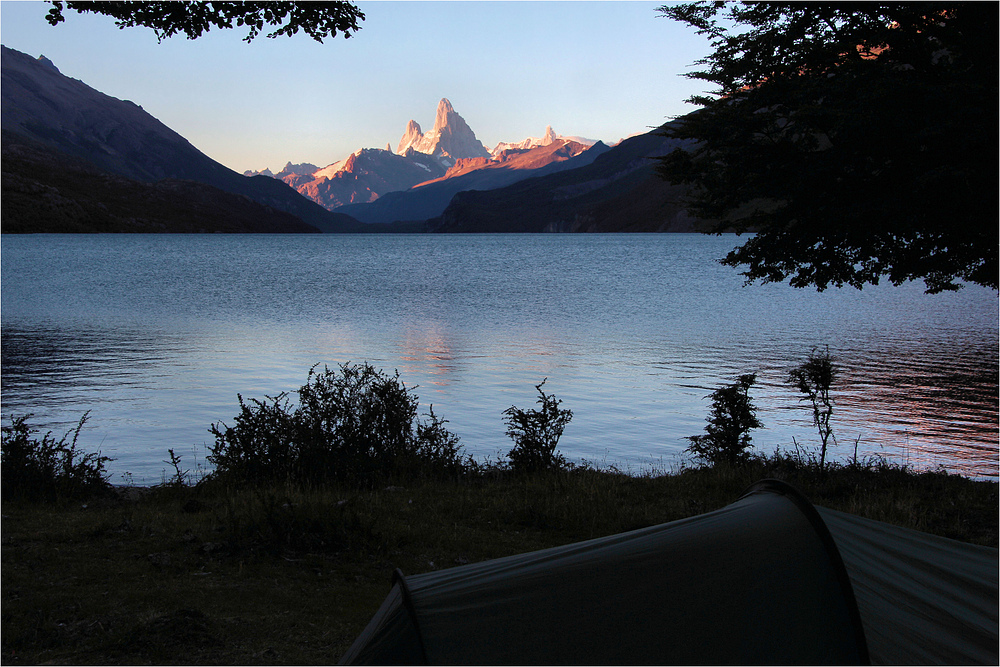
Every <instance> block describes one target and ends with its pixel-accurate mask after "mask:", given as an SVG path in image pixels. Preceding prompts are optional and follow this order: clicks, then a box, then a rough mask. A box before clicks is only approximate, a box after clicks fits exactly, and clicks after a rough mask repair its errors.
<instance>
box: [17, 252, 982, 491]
mask: <svg viewBox="0 0 1000 667" xmlns="http://www.w3.org/2000/svg"><path fill="white" fill-rule="evenodd" d="M739 241H740V239H738V238H737V237H735V236H724V237H714V236H702V235H688V234H659V235H656V234H650V235H524V236H522V235H469V236H466V235H461V236H437V235H433V236H429V235H420V236H416V235H415V236H334V235H325V236H320V235H303V236H265V235H261V236H256V235H200V236H199V235H195V236H177V235H136V236H133V235H93V236H90V235H37V236H11V235H5V236H3V238H2V241H0V253H2V261H0V265H2V283H0V288H2V302H0V304H2V309H0V312H2V412H3V418H4V423H5V424H6V423H9V421H8V419H9V417H10V415H12V414H23V413H25V412H31V413H34V414H35V417H34V419H33V422H34V423H36V424H37V425H38V426H40V427H42V428H43V430H48V429H52V430H53V431H54V432H55V434H56V435H62V433H63V432H65V431H66V430H68V429H69V428H71V427H72V426H74V425H75V423H76V422H77V421H78V420H79V418H80V416H81V415H82V414H83V413H84V412H85V411H87V410H90V411H91V418H90V421H89V422H88V423H87V426H86V427H85V429H84V431H83V433H82V435H81V438H80V444H81V445H82V446H83V447H84V448H87V449H91V450H93V449H98V448H99V449H100V450H101V451H102V452H103V453H104V454H105V455H109V456H113V457H115V458H116V461H114V462H113V463H111V464H110V465H109V469H110V470H111V471H112V472H113V479H112V481H113V482H117V483H121V482H122V479H123V477H122V475H123V474H124V473H126V472H128V473H131V476H132V480H133V481H134V482H135V483H140V484H155V483H159V482H160V481H161V479H162V476H163V474H164V471H165V470H166V469H167V467H168V466H167V465H166V464H164V463H163V461H164V460H165V459H167V449H168V448H173V449H174V450H175V452H176V453H178V454H180V455H181V456H182V457H183V459H184V465H185V466H186V467H192V468H193V467H195V466H197V465H204V463H205V461H204V458H205V455H206V453H207V450H206V447H205V446H206V445H207V444H208V443H210V442H211V439H212V437H211V435H210V434H209V433H208V428H209V426H210V425H211V424H212V423H213V422H216V421H220V420H221V421H226V422H229V423H232V418H233V416H234V415H236V414H237V412H238V405H237V398H236V396H237V393H240V394H242V395H243V396H244V397H245V398H263V397H264V396H265V395H274V394H277V393H279V392H282V391H288V390H294V389H296V388H298V387H299V386H301V385H302V384H303V383H304V382H305V379H306V374H307V371H308V369H309V368H310V367H311V366H312V365H314V364H317V363H318V364H327V365H330V366H331V367H332V366H334V365H335V364H338V363H342V362H354V363H360V362H363V361H368V362H370V363H371V364H372V365H374V366H376V367H377V368H381V369H384V370H386V371H387V372H390V373H391V372H392V371H393V370H397V369H398V371H399V373H400V377H401V379H402V380H403V381H404V382H405V383H406V384H407V385H408V386H413V385H418V388H417V389H416V394H417V395H418V396H419V397H420V401H421V412H425V411H426V407H427V406H428V405H429V404H433V406H434V411H435V413H436V414H437V415H438V416H439V417H442V418H444V419H447V420H449V424H448V427H449V428H450V429H451V430H452V431H454V432H455V433H456V434H457V435H459V436H460V437H461V439H462V443H463V445H464V447H465V449H466V451H468V452H469V453H472V454H474V455H475V456H476V457H478V458H480V459H482V458H485V457H490V458H493V459H496V458H498V457H502V456H503V455H504V454H505V453H506V452H507V451H508V450H509V449H510V445H511V443H510V441H509V440H508V439H507V438H506V436H505V435H504V432H505V429H504V425H503V422H502V416H501V413H502V412H503V410H505V409H506V408H508V407H510V406H511V405H517V406H519V407H525V408H527V407H532V406H533V405H534V402H535V399H536V393H535V389H534V385H536V384H538V383H539V382H540V381H541V380H542V379H543V378H548V381H547V383H546V385H545V388H546V391H548V392H550V393H553V394H555V395H556V396H557V397H558V398H560V399H562V400H563V407H566V408H569V409H571V410H573V412H574V417H573V421H572V422H571V423H570V424H569V426H568V427H567V429H566V431H565V434H564V435H563V439H562V440H561V441H560V446H559V449H560V451H561V452H562V453H563V454H565V455H566V456H567V457H568V458H569V459H570V460H576V461H578V460H580V459H587V460H590V461H593V462H595V463H596V464H598V465H612V464H613V465H617V466H619V467H620V468H623V469H626V470H630V471H635V472H640V471H643V470H647V469H649V468H650V467H651V466H653V467H657V468H668V469H669V468H670V467H672V466H676V465H678V464H679V462H680V461H682V460H684V457H683V455H682V452H683V450H684V448H685V447H686V446H687V444H688V442H687V441H686V440H685V439H684V438H685V437H686V436H690V435H696V434H699V433H702V431H703V428H704V426H705V421H704V420H705V416H706V415H707V412H708V407H709V401H708V400H707V399H706V398H705V397H706V395H707V394H708V393H709V392H710V391H712V390H713V389H714V388H716V387H718V386H719V385H720V384H722V383H724V382H731V381H733V379H734V378H735V376H737V375H739V374H742V373H749V372H757V373H758V374H759V375H758V382H759V384H758V385H757V386H755V388H754V389H753V391H752V395H753V397H754V400H755V402H756V404H757V406H758V408H759V412H758V417H759V418H760V419H761V421H763V422H764V426H765V428H763V429H760V430H757V431H754V432H753V440H754V443H755V444H756V445H757V446H758V447H759V448H761V449H764V450H765V451H773V450H774V449H775V448H777V447H781V448H791V447H792V443H793V438H794V440H795V441H796V442H798V444H799V445H800V446H803V447H805V448H806V449H809V450H813V449H815V448H816V447H817V446H818V436H817V435H816V433H815V430H814V429H813V427H812V423H811V411H810V410H809V409H808V408H807V406H806V404H804V403H802V402H800V401H799V398H798V395H797V393H796V392H795V391H794V390H793V389H791V388H790V387H789V386H788V385H787V384H786V378H787V372H788V370H789V369H790V368H791V367H792V366H794V365H796V364H798V363H800V362H801V361H803V360H804V359H805V358H806V356H807V355H808V354H809V352H810V350H811V349H813V348H814V347H817V346H818V347H820V348H821V349H823V348H825V347H826V346H829V349H830V352H831V353H832V354H833V355H834V356H835V357H837V358H838V359H839V361H840V363H841V365H842V368H843V371H842V375H841V377H840V379H839V381H838V383H837V384H836V385H835V399H836V401H837V405H836V412H835V413H834V417H833V426H834V431H835V434H836V436H837V437H838V442H839V444H838V446H837V447H836V448H835V449H834V450H833V456H834V457H835V458H839V459H841V460H844V459H846V458H847V457H849V456H850V455H851V454H852V453H853V450H854V441H855V439H856V438H859V437H860V442H859V447H858V451H859V454H861V455H866V454H879V455H882V456H884V457H886V458H887V459H889V460H891V461H895V462H905V463H909V464H911V465H913V466H915V467H918V468H933V467H936V466H944V467H945V468H947V469H949V470H952V471H959V472H962V473H964V474H968V475H973V476H981V477H989V478H993V479H995V478H996V477H997V466H998V421H997V420H998V417H997V404H998V388H997V377H998V361H997V356H998V350H997V348H998V301H997V294H996V292H993V291H990V290H985V289H981V288H978V287H968V288H966V289H964V290H961V291H960V292H958V293H953V294H942V295H935V296H931V295H926V294H924V293H923V288H922V284H909V285H904V286H901V287H892V286H879V287H877V288H866V289H865V290H863V291H857V290H854V289H852V288H848V289H841V290H837V289H831V290H828V291H826V292H822V293H817V292H815V291H805V290H797V289H794V288H791V287H788V286H786V285H767V286H760V285H757V286H749V287H744V286H743V280H742V277H741V276H740V275H739V274H738V273H737V272H736V271H735V270H733V269H731V268H728V267H723V266H720V265H719V264H718V263H717V262H716V261H715V260H716V259H717V258H719V257H721V256H723V255H724V254H725V253H726V251H727V250H728V249H730V248H731V247H733V246H734V245H735V244H737V243H738V242H739Z"/></svg>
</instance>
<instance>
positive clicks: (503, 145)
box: [490, 125, 597, 158]
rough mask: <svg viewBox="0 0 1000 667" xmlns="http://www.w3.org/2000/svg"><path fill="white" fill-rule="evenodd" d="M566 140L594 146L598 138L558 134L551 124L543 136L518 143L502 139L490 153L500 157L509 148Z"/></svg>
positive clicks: (544, 144) (515, 148)
mask: <svg viewBox="0 0 1000 667" xmlns="http://www.w3.org/2000/svg"><path fill="white" fill-rule="evenodd" d="M560 139H561V140H565V141H575V142H576V143H578V144H583V145H584V146H593V145H594V144H596V143H597V140H596V139H585V138H583V137H564V136H563V135H561V134H556V133H555V131H554V130H553V129H552V126H551V125H547V126H546V127H545V134H544V135H543V136H541V137H528V138H527V139H524V140H523V141H519V142H516V143H511V142H507V141H501V142H500V143H498V144H497V145H496V146H495V147H494V148H493V150H491V151H490V155H492V156H493V157H494V158H498V157H500V155H501V154H502V153H503V152H504V151H509V150H527V149H531V148H536V147H538V146H548V145H550V144H552V143H554V142H556V141H558V140H560Z"/></svg>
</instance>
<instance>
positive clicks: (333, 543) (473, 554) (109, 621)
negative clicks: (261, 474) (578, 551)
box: [2, 459, 1000, 665]
mask: <svg viewBox="0 0 1000 667" xmlns="http://www.w3.org/2000/svg"><path fill="white" fill-rule="evenodd" d="M766 477H777V478H781V479H785V480H786V481H789V482H790V483H792V484H793V485H794V486H796V487H797V488H799V490H800V491H802V492H803V493H805V495H806V496H808V497H809V498H810V499H811V500H812V501H813V502H814V503H815V504H817V505H822V506H825V507H830V508H834V509H839V510H843V511H847V512H853V513H856V514H860V515H863V516H866V517H869V518H873V519H878V520H881V521H886V522H889V523H893V524H896V525H901V526H906V527H909V528H915V529H918V530H923V531H926V532H930V533H935V534H938V535H942V536H945V537H949V538H952V539H957V540H963V541H967V542H972V543H975V544H981V545H987V546H992V547H996V546H997V527H998V507H1000V504H998V494H997V484H996V483H993V482H976V481H971V480H968V479H964V478H961V477H956V476H951V475H946V474H943V473H924V474H913V473H910V472H908V471H906V470H901V469H899V468H896V467H889V466H885V465H869V466H867V467H858V466H854V467H851V466H838V467H835V468H834V469H833V470H831V471H827V472H824V473H821V472H820V471H818V470H816V469H815V468H814V467H809V466H803V465H799V464H796V463H794V462H792V461H788V460H777V459H773V460H769V461H757V462H754V463H753V464H751V465H750V466H748V467H747V468H743V469H739V470H734V469H728V468H722V469H692V470H684V471H681V472H676V473H673V474H665V475H657V474H646V475H640V476H628V475H623V474H619V473H617V472H616V471H594V470H588V469H584V470H580V469H578V470H574V471H569V472H559V473H547V474H538V475H534V476H525V475H519V476H513V475H509V474H492V475H482V476H478V477H476V478H474V479H456V480H449V481H440V480H438V481H419V480H410V481H403V482H400V481H396V482H394V483H388V484H385V485H379V486H378V487H376V488H374V489H369V490H363V491H359V490H356V489H355V490H350V489H347V488H326V489H320V490H303V489H301V488H293V487H273V486H272V487H267V488H256V489H225V488H220V487H218V486H216V487H213V486H211V485H206V484H203V485H201V486H198V487H190V486H185V487H178V486H164V487H160V488H156V489H150V490H132V491H131V492H129V493H121V494H119V496H118V497H114V498H110V497H109V498H103V499H97V500H90V501H86V502H81V501H77V502H72V503H56V504H27V503H21V502H14V501H9V502H6V503H4V505H3V524H2V527H3V533H2V539H3V545H2V555H3V560H2V595H3V627H2V662H3V664H11V665H13V664H234V663H243V664H248V663H249V664H262V663H263V664H332V663H336V662H337V660H338V659H339V658H340V656H341V655H342V654H343V653H344V651H346V650H347V648H348V647H349V646H350V644H351V642H352V641H353V640H354V638H355V637H356V636H357V634H358V633H359V632H360V631H361V629H362V628H363V627H364V626H365V624H366V623H367V622H368V620H369V619H370V618H371V616H372V615H373V614H374V613H375V611H376V609H377V608H378V606H379V605H380V604H381V602H382V599H383V598H384V597H385V595H386V593H387V592H388V590H389V587H390V577H391V574H392V571H393V570H394V569H395V568H397V567H398V568H401V569H402V570H403V572H404V573H406V574H417V573H420V572H427V571H430V570H435V569H441V568H447V567H454V566H456V565H461V564H465V563H471V562H476V561H480V560H485V559H489V558H497V557H501V556H505V555H509V554H514V553H520V552H524V551H531V550H536V549H542V548H546V547H551V546H557V545H561V544H566V543H569V542H574V541H579V540H584V539H589V538H592V537H599V536H602V535H609V534H613V533H617V532H622V531H626V530H631V529H635V528H639V527H643V526H648V525H655V524H658V523H662V522H666V521H672V520H675V519H679V518H683V517H686V516H691V515H694V514H700V513H703V512H707V511H711V510H713V509H717V508H719V507H722V506H724V505H727V504H729V503H731V502H733V501H734V500H735V499H736V498H737V497H738V496H739V494H740V493H741V492H742V491H743V489H745V488H746V487H747V486H749V485H750V484H751V483H753V482H755V481H758V480H759V479H762V478H766Z"/></svg>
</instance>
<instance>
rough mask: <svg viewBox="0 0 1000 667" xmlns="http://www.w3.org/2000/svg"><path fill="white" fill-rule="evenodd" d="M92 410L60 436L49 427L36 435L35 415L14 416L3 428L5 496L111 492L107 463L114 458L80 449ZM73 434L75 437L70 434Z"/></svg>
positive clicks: (45, 497) (55, 496)
mask: <svg viewBox="0 0 1000 667" xmlns="http://www.w3.org/2000/svg"><path fill="white" fill-rule="evenodd" d="M89 415H90V413H89V412H86V413H84V414H83V416H82V417H80V422H79V423H78V424H77V425H76V428H73V429H70V430H69V431H67V432H66V434H65V435H64V436H63V437H62V438H60V439H59V440H56V439H55V438H53V437H52V432H51V431H49V432H47V433H46V434H45V435H43V436H42V439H41V440H39V439H37V438H34V437H32V436H33V435H34V434H36V433H38V429H34V428H31V426H29V425H28V420H29V419H30V418H31V417H32V415H30V414H27V415H23V416H20V417H15V416H13V415H12V416H11V418H10V426H4V427H2V429H0V431H2V437H0V439H2V443H3V444H2V455H0V457H2V461H0V470H2V471H3V472H2V482H3V498H4V500H9V499H13V498H24V499H27V500H48V501H52V500H60V499H71V498H73V499H75V498H83V497H88V496H94V495H102V494H105V493H109V492H110V491H111V490H112V488H111V484H110V483H109V482H108V477H109V473H107V472H105V470H104V464H105V463H107V462H108V461H113V460H114V459H112V458H110V457H107V456H101V454H100V452H97V453H94V452H87V453H84V452H82V451H80V450H79V449H77V445H76V442H77V438H79V436H80V430H81V429H83V425H84V424H85V423H86V422H87V418H88V417H89ZM71 435H72V438H70V436H71Z"/></svg>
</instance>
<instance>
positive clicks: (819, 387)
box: [788, 348, 857, 470]
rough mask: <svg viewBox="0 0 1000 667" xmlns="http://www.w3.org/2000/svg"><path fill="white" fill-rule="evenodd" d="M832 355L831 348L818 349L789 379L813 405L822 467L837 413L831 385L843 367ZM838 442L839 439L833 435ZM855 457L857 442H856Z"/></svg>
mask: <svg viewBox="0 0 1000 667" xmlns="http://www.w3.org/2000/svg"><path fill="white" fill-rule="evenodd" d="M834 361H835V360H834V358H833V357H831V356H830V348H827V349H826V351H825V352H823V353H822V354H819V353H817V352H816V349H815V348H813V350H812V351H811V352H810V353H809V358H808V359H806V361H804V362H803V363H802V364H800V365H799V366H797V367H795V368H793V369H792V370H791V371H790V372H789V374H788V381H789V383H790V384H792V385H793V386H795V388H796V389H798V390H799V392H801V393H802V394H804V395H803V396H802V398H801V399H800V400H803V401H809V402H810V403H811V404H812V408H813V425H814V426H815V427H816V430H817V431H819V438H820V454H819V469H820V470H823V468H824V467H825V466H826V448H827V444H828V440H829V439H830V438H831V437H832V436H833V427H832V426H830V417H831V416H832V415H833V399H832V398H831V397H830V387H831V385H832V384H833V381H834V380H835V379H836V378H837V375H838V373H839V370H838V369H837V367H836V365H835V364H834ZM833 442H834V444H836V442H837V439H836V438H833ZM854 456H855V458H857V445H856V444H855V454H854Z"/></svg>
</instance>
